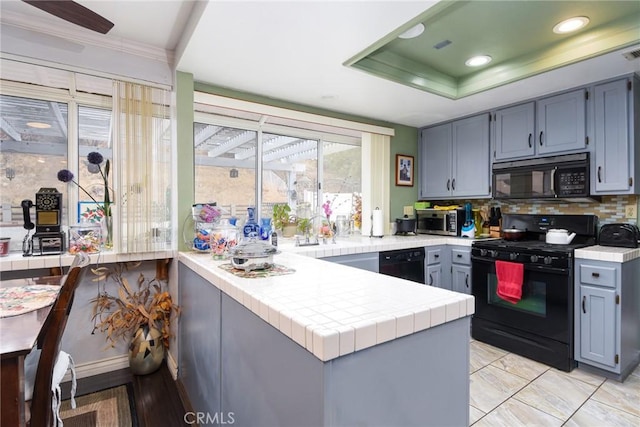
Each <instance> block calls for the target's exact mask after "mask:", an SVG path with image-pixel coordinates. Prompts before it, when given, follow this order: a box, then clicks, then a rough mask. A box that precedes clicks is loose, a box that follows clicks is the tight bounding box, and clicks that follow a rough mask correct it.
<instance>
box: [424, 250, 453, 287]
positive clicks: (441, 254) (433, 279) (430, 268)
mask: <svg viewBox="0 0 640 427" xmlns="http://www.w3.org/2000/svg"><path fill="white" fill-rule="evenodd" d="M425 252H426V256H425V260H424V262H425V275H424V277H425V282H426V284H427V285H429V286H435V287H437V288H445V289H451V287H450V286H449V284H448V283H447V280H444V278H443V274H442V271H443V270H442V265H443V263H446V259H445V258H446V256H445V254H446V246H442V245H440V246H427V247H426V248H425Z"/></svg>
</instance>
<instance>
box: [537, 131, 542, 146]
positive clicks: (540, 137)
mask: <svg viewBox="0 0 640 427" xmlns="http://www.w3.org/2000/svg"><path fill="white" fill-rule="evenodd" d="M538 141H540V146H541V147H542V131H540V136H539V137H538Z"/></svg>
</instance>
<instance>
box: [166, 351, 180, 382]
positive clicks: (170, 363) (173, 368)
mask: <svg viewBox="0 0 640 427" xmlns="http://www.w3.org/2000/svg"><path fill="white" fill-rule="evenodd" d="M166 359H167V368H169V372H170V373H171V377H172V378H173V380H174V381H175V380H177V379H178V362H176V359H174V358H173V355H172V354H171V352H169V351H167V358H166Z"/></svg>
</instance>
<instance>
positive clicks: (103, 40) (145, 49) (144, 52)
mask: <svg viewBox="0 0 640 427" xmlns="http://www.w3.org/2000/svg"><path fill="white" fill-rule="evenodd" d="M0 22H2V25H13V26H14V27H18V28H21V29H24V30H28V31H34V32H37V33H40V34H43V35H50V36H54V37H60V38H63V39H66V40H69V41H72V42H74V43H78V44H81V45H85V46H91V45H93V46H97V47H101V48H107V49H111V50H114V51H118V52H123V53H128V54H131V55H135V56H139V57H144V58H147V59H152V60H154V61H160V62H164V63H166V64H169V65H170V66H173V64H174V57H175V54H174V51H172V50H167V49H163V48H159V47H156V46H151V45H148V44H144V43H140V42H136V41H133V40H126V39H123V38H120V37H113V36H109V35H108V34H97V33H94V32H92V31H88V30H85V29H80V28H78V29H77V30H76V29H73V28H63V26H60V25H54V24H52V23H51V22H49V20H46V19H42V18H40V17H33V16H26V15H23V14H21V13H16V12H11V11H3V12H2V16H1V18H0Z"/></svg>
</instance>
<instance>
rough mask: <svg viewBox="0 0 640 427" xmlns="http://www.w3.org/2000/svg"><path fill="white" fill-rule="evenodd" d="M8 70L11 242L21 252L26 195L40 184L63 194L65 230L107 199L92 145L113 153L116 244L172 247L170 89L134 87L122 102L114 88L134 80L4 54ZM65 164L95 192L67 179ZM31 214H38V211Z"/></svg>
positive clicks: (6, 175)
mask: <svg viewBox="0 0 640 427" xmlns="http://www.w3.org/2000/svg"><path fill="white" fill-rule="evenodd" d="M0 72H1V74H0V77H1V79H2V85H1V86H0V113H1V115H0V138H1V139H0V141H1V143H2V145H1V146H0V174H1V176H0V179H1V186H2V193H1V196H2V199H1V200H0V204H1V207H2V213H1V218H0V220H1V223H0V226H1V227H2V235H3V237H4V236H7V237H11V238H12V239H11V247H10V249H11V250H12V251H18V250H22V243H21V242H22V240H23V237H24V236H25V234H26V233H27V231H26V230H25V229H24V228H23V222H24V221H23V218H22V209H21V202H22V200H34V199H35V194H36V192H37V191H38V190H39V189H40V188H53V187H55V188H56V189H57V190H58V191H59V192H61V193H62V215H61V221H60V225H61V231H62V232H66V228H67V226H68V225H71V224H76V223H77V222H78V221H79V219H80V218H81V217H82V214H83V212H85V210H86V209H95V208H96V206H95V202H94V203H92V202H93V200H92V199H95V200H96V201H98V202H102V201H103V200H104V181H103V179H102V176H101V175H100V174H99V172H98V171H96V170H92V168H91V165H89V164H88V161H87V154H89V153H90V152H93V151H97V152H99V153H100V154H102V156H103V158H104V159H105V160H106V159H109V160H111V173H110V175H109V183H108V186H109V189H110V194H111V195H112V196H115V199H114V200H112V202H114V206H115V212H116V213H115V214H114V220H115V226H114V228H118V231H116V233H115V235H116V237H120V239H119V241H116V242H115V246H114V248H115V250H120V249H121V250H126V251H127V252H148V251H152V250H161V249H166V248H170V247H171V245H172V244H171V215H170V209H169V206H170V203H171V188H170V183H171V177H172V169H171V143H172V140H171V120H170V114H169V111H170V110H169V96H168V94H169V92H168V91H167V90H165V89H160V88H153V87H149V86H142V85H133V86H135V88H134V89H131V90H130V91H128V92H127V91H124V92H125V94H124V95H120V96H119V97H118V98H116V100H117V101H118V102H117V103H114V102H113V98H112V95H113V93H120V92H115V88H116V87H117V88H120V87H124V86H125V85H132V84H129V83H126V82H120V81H116V80H112V79H108V78H102V77H95V76H90V75H86V74H80V73H75V72H71V71H66V70H61V69H56V68H50V67H44V66H38V65H33V64H28V63H23V62H19V61H12V60H7V59H0ZM133 86H132V87H133ZM138 90H139V91H140V92H136V91H138ZM140 93H144V94H145V95H140ZM114 111H117V112H118V114H114ZM116 116H117V118H118V120H115V118H116ZM132 123H133V124H134V125H132ZM139 123H142V125H139ZM118 125H120V126H121V127H118ZM123 129H124V130H123ZM68 159H69V160H68ZM70 159H73V160H70ZM61 169H69V170H70V171H71V172H72V173H73V175H74V181H75V182H76V183H78V184H79V185H80V186H81V187H82V188H84V189H86V190H87V193H88V194H87V193H85V192H84V191H83V190H81V189H79V188H78V186H76V185H73V184H65V183H62V182H60V181H58V179H57V174H58V171H60V170H61ZM96 172H98V173H96ZM139 176H142V179H140V177H139ZM123 189H124V190H123ZM30 214H31V218H32V221H33V222H37V221H35V217H36V215H35V212H34V209H31V212H30ZM36 225H37V224H36ZM120 243H121V244H120Z"/></svg>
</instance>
